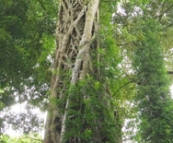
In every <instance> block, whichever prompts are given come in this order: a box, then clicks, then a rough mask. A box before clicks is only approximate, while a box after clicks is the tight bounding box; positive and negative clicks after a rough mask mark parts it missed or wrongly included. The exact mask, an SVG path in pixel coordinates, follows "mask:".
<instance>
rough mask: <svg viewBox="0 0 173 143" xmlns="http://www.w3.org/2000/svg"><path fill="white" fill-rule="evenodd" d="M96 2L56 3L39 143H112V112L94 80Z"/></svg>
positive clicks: (96, 29) (96, 81) (95, 69)
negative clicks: (46, 102)
mask: <svg viewBox="0 0 173 143" xmlns="http://www.w3.org/2000/svg"><path fill="white" fill-rule="evenodd" d="M98 6H99V0H89V1H86V0H83V1H81V0H77V1H67V0H65V1H63V0H61V1H60V2H59V12H58V24H57V29H56V43H57V48H56V52H55V57H54V66H53V70H52V80H51V93H50V98H49V105H48V116H47V121H46V127H45V138H44V143H57V142H58V143H62V142H70V143H81V142H82V143H85V142H86V143H87V142H95V143H101V142H109V141H110V142H115V139H114V137H113V132H112V131H113V129H112V127H111V126H112V124H113V110H112V112H111V111H110V110H107V109H108V108H109V107H106V106H105V104H106V105H108V103H107V102H106V101H105V100H104V98H105V99H106V97H104V92H102V91H104V90H103V89H102V87H103V86H101V85H100V81H98V78H99V74H100V69H99V63H98V62H99V54H98V42H97V38H96V37H97V36H96V35H97V32H98V16H99V13H98ZM105 115H106V116H105ZM108 119H109V122H108ZM111 120H112V121H111Z"/></svg>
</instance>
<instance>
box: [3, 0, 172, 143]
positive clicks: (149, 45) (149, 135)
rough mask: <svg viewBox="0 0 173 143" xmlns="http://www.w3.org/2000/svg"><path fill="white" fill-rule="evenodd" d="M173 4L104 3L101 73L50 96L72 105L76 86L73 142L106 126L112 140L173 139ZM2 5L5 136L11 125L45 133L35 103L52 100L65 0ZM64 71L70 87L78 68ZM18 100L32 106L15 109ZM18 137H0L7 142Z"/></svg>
mask: <svg viewBox="0 0 173 143" xmlns="http://www.w3.org/2000/svg"><path fill="white" fill-rule="evenodd" d="M172 8H173V2H172V1H171V0H167V1H162V0H154V1H152V2H150V1H145V2H144V1H137V0H132V1H129V2H121V3H117V2H114V1H111V2H110V1H101V2H100V23H99V24H98V25H99V33H98V35H97V36H96V37H97V38H96V40H98V41H99V48H98V49H97V51H94V50H93V51H92V56H91V57H92V58H93V59H92V60H93V63H94V66H95V67H97V68H98V69H99V70H100V71H99V72H98V71H97V72H95V73H99V74H91V75H88V76H87V78H86V79H85V80H82V81H80V82H79V83H78V84H77V85H76V86H75V87H71V88H70V91H65V90H64V89H63V90H62V91H60V92H64V94H65V95H66V96H65V97H64V98H62V99H60V100H54V99H50V101H51V100H52V103H54V104H56V105H58V108H59V110H62V112H64V105H65V100H66V99H67V96H68V95H69V92H70V100H71V101H70V108H69V111H68V114H69V117H70V118H69V119H68V120H67V123H66V124H67V130H68V132H66V134H65V138H66V141H68V140H69V139H70V138H71V137H74V134H75V135H76V137H77V138H78V137H79V138H81V141H82V142H86V143H88V142H92V141H93V139H94V137H96V136H98V135H97V130H100V132H101V135H99V136H101V137H102V138H103V139H104V140H105V142H106V141H107V142H110V143H114V142H117V143H121V142H126V141H129V142H144V143H171V142H173V115H172V114H171V112H172V109H173V101H172V99H171V95H170V91H169V87H170V84H171V80H170V79H171V78H169V76H170V77H171V75H168V72H167V71H168V70H169V71H172V62H173V61H172V53H173V52H172V46H173V42H172V31H173V28H172V25H173V19H172V16H173V13H172ZM0 9H1V12H0V19H1V21H0V32H1V34H0V112H1V113H2V114H1V115H0V135H1V134H3V132H4V130H5V128H6V127H5V126H7V124H11V125H12V126H13V128H14V129H18V130H21V131H22V132H23V133H24V134H29V133H31V132H38V131H39V130H41V129H42V127H43V122H42V121H41V120H40V119H38V118H39V117H37V115H35V114H34V113H33V112H32V110H31V109H32V108H35V107H38V108H39V109H40V110H43V111H45V110H46V107H47V103H48V100H47V97H48V95H49V87H50V75H51V72H52V73H53V72H54V71H52V70H51V66H52V62H53V53H54V49H55V37H54V36H53V35H54V31H55V28H56V21H57V11H58V2H57V1H56V0H50V1H46V0H32V1H30V0H8V1H6V0H1V1H0ZM96 52H97V53H99V60H100V61H99V62H98V60H94V58H95V56H96V55H95V54H96ZM170 73H171V72H170ZM63 75H64V76H65V78H64V79H66V82H65V84H66V88H67V89H68V87H69V86H70V85H69V82H68V80H69V78H70V77H69V76H70V73H68V72H64V74H63ZM59 90H60V89H59ZM81 97H85V98H86V99H85V100H83V99H82V98H81ZM98 101H99V102H98ZM16 103H27V107H26V110H28V112H27V113H21V114H19V115H15V114H14V113H12V112H10V111H9V109H10V108H11V107H12V105H14V104H16ZM4 111H5V112H6V113H5V112H4ZM113 113H114V114H113ZM24 125H25V126H24ZM88 127H89V128H88ZM96 127H97V128H96ZM134 130H135V132H134ZM113 134H115V135H113ZM18 140H19V139H11V138H9V137H8V136H6V135H5V136H4V135H1V136H0V141H4V142H16V141H18ZM19 142H20V141H19ZM21 142H30V140H28V138H27V139H26V140H25V139H22V140H21ZM32 142H35V143H36V142H39V141H32ZM95 142H97V141H95Z"/></svg>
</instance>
